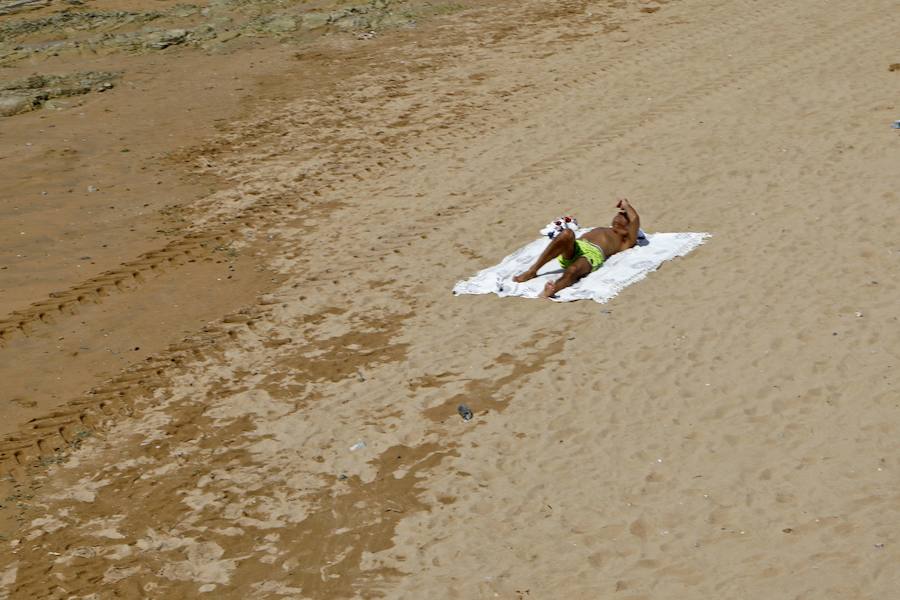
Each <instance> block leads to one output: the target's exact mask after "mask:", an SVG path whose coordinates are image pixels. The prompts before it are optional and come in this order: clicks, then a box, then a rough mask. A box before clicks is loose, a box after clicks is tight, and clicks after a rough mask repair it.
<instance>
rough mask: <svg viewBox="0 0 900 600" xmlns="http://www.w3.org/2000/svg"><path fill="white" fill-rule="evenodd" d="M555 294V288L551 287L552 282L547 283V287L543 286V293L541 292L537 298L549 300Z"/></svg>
mask: <svg viewBox="0 0 900 600" xmlns="http://www.w3.org/2000/svg"><path fill="white" fill-rule="evenodd" d="M555 293H556V286H555V285H553V282H552V281H548V282H547V285H545V286H544V291H543V292H541V295H540V296H538V297H539V298H549V297H551V296H552V295H553V294H555Z"/></svg>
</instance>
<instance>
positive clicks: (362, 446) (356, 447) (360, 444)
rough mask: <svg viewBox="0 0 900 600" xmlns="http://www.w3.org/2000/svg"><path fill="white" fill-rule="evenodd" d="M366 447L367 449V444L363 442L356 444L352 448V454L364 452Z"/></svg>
mask: <svg viewBox="0 0 900 600" xmlns="http://www.w3.org/2000/svg"><path fill="white" fill-rule="evenodd" d="M365 447H366V443H365V442H362V441H360V442H356V443H355V444H353V445H352V446H350V452H356V451H357V450H362V449H363V448H365Z"/></svg>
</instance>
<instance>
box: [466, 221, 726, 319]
mask: <svg viewBox="0 0 900 600" xmlns="http://www.w3.org/2000/svg"><path fill="white" fill-rule="evenodd" d="M590 229H591V228H590V227H586V228H583V229H580V230H578V231H577V232H576V234H577V235H580V234H582V233H584V232H586V231H588V230H590ZM708 237H709V234H708V233H653V234H646V236H645V237H644V238H642V239H640V240H638V245H637V246H635V247H634V248H630V249H628V250H625V251H624V252H619V253H618V254H616V255H614V256H612V257H611V258H610V259H609V260H607V261H606V262H604V263H603V266H601V267H600V268H599V269H597V270H596V271H594V272H593V273H591V274H589V275H588V276H586V277H584V278H582V279H581V280H580V281H579V282H578V283H576V284H575V285H573V286H571V287H568V288H566V289H564V290H562V291H561V292H559V293H558V294H556V296H554V297H553V298H552V299H553V300H556V301H558V302H571V301H573V300H594V301H595V302H600V303H601V304H602V303H604V302H608V301H609V300H610V299H612V298H613V297H615V295H616V294H618V293H619V292H620V291H622V290H623V289H625V288H626V287H628V286H629V285H631V284H632V283H634V282H636V281H640V280H641V279H643V278H644V277H646V276H647V274H649V273H651V272H653V271H655V270H656V269H658V268H659V266H660V265H661V264H662V263H664V262H665V261H667V260H670V259H673V258H676V257H678V256H684V255H685V254H687V253H688V252H690V251H691V250H693V249H694V248H696V247H697V246H699V245H700V244H702V243H703V242H704V241H705V240H706V238H708ZM548 243H549V240H548V239H547V238H546V237H544V238H541V239H538V240H535V241H533V242H531V243H530V244H528V245H527V246H525V247H523V248H520V249H519V250H517V251H515V252H513V253H512V254H510V255H509V256H507V257H506V258H504V259H503V261H502V262H501V263H500V264H499V265H495V266H493V267H490V268H487V269H484V270H482V271H479V272H478V273H476V274H475V275H474V276H473V277H470V278H469V279H466V280H464V281H459V282H457V284H456V285H455V286H453V293H454V294H497V295H498V296H522V297H523V298H537V297H538V295H539V294H540V293H541V291H542V290H543V289H544V285H545V284H546V283H547V282H548V281H553V280H555V279H558V278H559V276H560V275H561V274H562V272H563V269H562V267H560V265H559V262H558V261H557V260H556V259H553V260H551V261H550V262H549V263H547V264H546V265H544V266H543V268H542V269H541V270H540V271H538V276H537V277H535V278H534V279H532V280H531V281H526V282H525V283H516V282H514V281H513V280H512V278H513V276H514V275H518V274H519V273H521V272H523V271H525V270H526V269H528V267H530V266H531V265H532V264H533V263H534V261H535V260H537V257H538V256H539V255H540V254H541V252H542V251H543V250H544V248H546V247H547V244H548Z"/></svg>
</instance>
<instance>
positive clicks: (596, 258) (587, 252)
mask: <svg viewBox="0 0 900 600" xmlns="http://www.w3.org/2000/svg"><path fill="white" fill-rule="evenodd" d="M582 256H583V257H585V258H586V259H588V262H589V263H591V273H593V272H594V271H596V270H597V269H599V268H600V267H601V266H603V261H605V260H606V257H604V256H603V250H602V249H601V248H600V246H597V245H595V244H592V243H590V242H589V241H587V240H575V255H574V256H572V258H566V257H565V256H563V255H562V254H560V255H559V258H558V260H559V264H561V265H562V267H563V269H565V268H567V267H568V266H569V265H571V264H572V263H573V262H575V261H576V260H578V259H579V258H581V257H582Z"/></svg>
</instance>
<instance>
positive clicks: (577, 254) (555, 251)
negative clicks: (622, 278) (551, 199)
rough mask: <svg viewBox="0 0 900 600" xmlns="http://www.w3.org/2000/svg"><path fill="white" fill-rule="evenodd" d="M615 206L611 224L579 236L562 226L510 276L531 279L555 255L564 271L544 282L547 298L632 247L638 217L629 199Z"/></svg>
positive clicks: (638, 220)
mask: <svg viewBox="0 0 900 600" xmlns="http://www.w3.org/2000/svg"><path fill="white" fill-rule="evenodd" d="M616 207H617V208H618V209H619V212H618V213H616V216H614V217H613V220H612V223H611V225H612V227H596V228H594V229H591V230H590V231H588V232H587V233H585V234H584V235H582V236H581V237H580V238H578V239H575V233H574V232H573V231H572V230H571V229H564V230H563V231H562V233H560V234H559V235H557V236H556V237H555V238H553V239H552V240H550V244H549V245H548V246H547V248H546V249H544V252H543V253H542V254H541V255H540V256H539V257H538V259H537V262H535V263H534V264H533V265H532V266H531V268H530V269H528V270H527V271H525V272H524V273H521V274H520V275H516V276H515V277H513V281H516V282H518V283H522V282H523V281H528V280H529V279H533V278H534V277H536V276H537V272H538V270H539V269H540V268H541V267H543V266H544V265H545V264H547V263H548V262H550V261H551V260H552V259H553V258H558V259H559V264H561V265H562V267H563V268H564V269H565V272H564V273H563V275H562V277H560V278H559V279H557V280H556V281H553V282H550V283H548V284H547V285H545V286H544V291H543V292H541V297H542V298H549V297H550V296H552V295H554V294H556V293H557V292H558V291H560V290H562V289H564V288H567V287H569V286H570V285H572V284H573V283H575V282H576V281H578V280H579V279H581V278H582V277H584V276H585V275H587V274H588V273H593V272H594V271H596V270H597V269H599V268H600V266H601V265H602V264H603V262H604V261H605V260H607V259H608V258H609V257H610V256H612V255H613V254H617V253H619V252H621V251H622V250H628V249H629V248H631V247H633V246H634V245H635V244H636V243H637V239H638V229H639V228H640V226H641V218H640V217H639V216H638V214H637V211H635V210H634V208H633V207H632V206H631V204H629V203H628V200H625V199H622V200H619V202H618V203H617V204H616Z"/></svg>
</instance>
